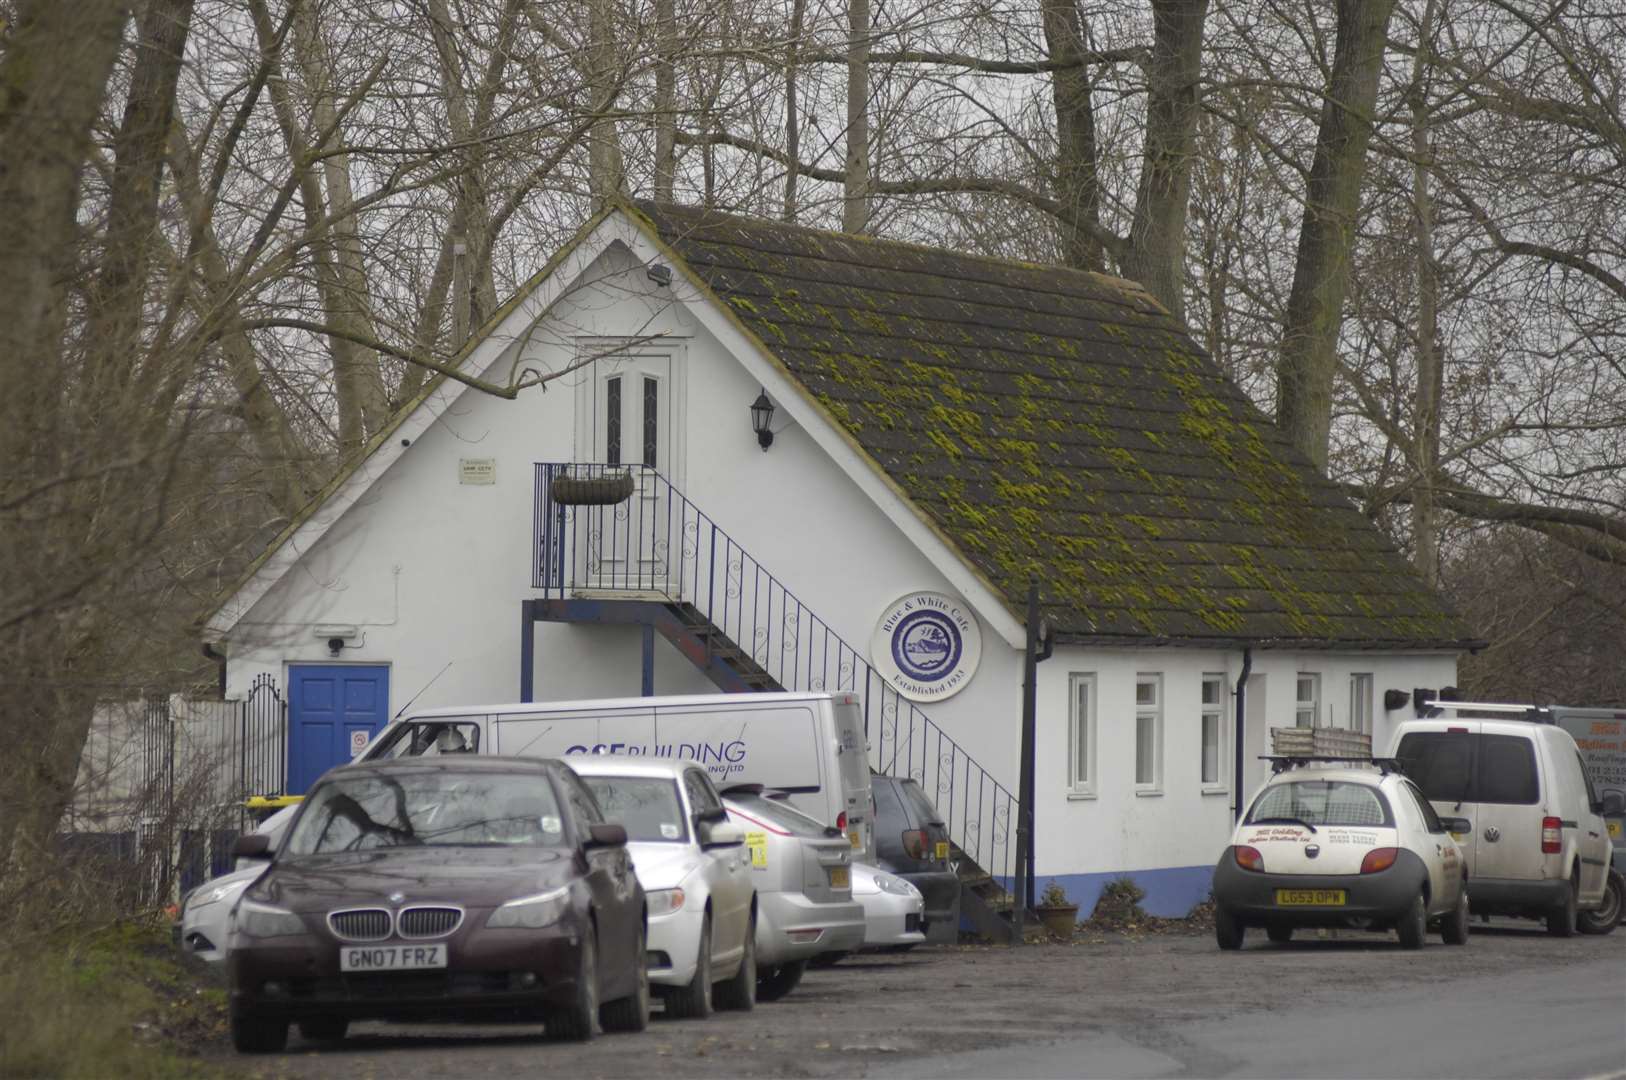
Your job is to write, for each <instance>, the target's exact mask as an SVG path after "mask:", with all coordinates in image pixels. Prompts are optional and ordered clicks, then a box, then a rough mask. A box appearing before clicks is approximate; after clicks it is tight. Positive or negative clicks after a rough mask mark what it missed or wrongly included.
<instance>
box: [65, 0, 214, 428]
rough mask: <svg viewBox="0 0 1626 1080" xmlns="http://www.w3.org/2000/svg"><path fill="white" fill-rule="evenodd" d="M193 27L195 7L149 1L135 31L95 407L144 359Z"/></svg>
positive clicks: (92, 340) (108, 242)
mask: <svg viewBox="0 0 1626 1080" xmlns="http://www.w3.org/2000/svg"><path fill="white" fill-rule="evenodd" d="M191 22H192V0H148V3H147V6H146V9H145V10H144V11H143V12H142V13H141V19H140V22H139V25H138V28H137V31H136V47H135V63H134V65H133V67H132V69H131V72H130V90H129V94H128V96H127V97H126V98H125V102H124V116H123V118H122V119H121V120H120V122H119V129H118V132H117V133H116V134H115V135H114V137H113V180H112V184H111V185H110V188H109V190H108V198H107V228H106V231H105V232H104V233H103V242H102V252H101V273H100V274H99V275H98V276H97V279H96V284H95V286H94V288H93V291H92V295H91V300H90V303H89V305H88V308H87V312H86V315H87V318H86V331H85V338H84V340H85V342H86V344H87V346H88V348H89V350H90V367H91V387H92V389H91V396H92V397H93V399H96V400H117V399H118V398H119V397H120V396H122V394H123V393H124V391H125V390H126V389H127V388H128V387H129V386H130V384H131V381H132V378H133V376H134V374H135V366H136V363H137V358H138V357H139V356H140V349H139V343H140V337H141V319H142V312H143V310H144V309H145V307H146V299H147V282H148V263H149V260H150V258H151V253H152V247H153V243H154V241H155V239H156V230H157V228H158V189H159V185H160V184H161V182H162V181H163V176H164V157H165V153H164V148H165V144H166V142H167V140H168V137H169V128H170V123H171V119H172V118H173V116H174V113H175V85H176V83H177V81H178V80H179V79H180V74H181V59H182V55H183V54H184V52H185V51H186V36H187V32H188V30H189V29H190V26H191Z"/></svg>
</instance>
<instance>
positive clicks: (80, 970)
mask: <svg viewBox="0 0 1626 1080" xmlns="http://www.w3.org/2000/svg"><path fill="white" fill-rule="evenodd" d="M8 944H9V947H8V948H6V949H4V950H3V951H0V1016H3V1017H5V1030H4V1034H3V1035H0V1076H4V1077H53V1078H54V1077H63V1078H80V1077H84V1078H91V1077H96V1078H100V1077H112V1076H119V1077H134V1078H155V1080H168V1078H172V1077H209V1076H217V1075H221V1073H222V1070H221V1069H220V1068H219V1067H218V1065H216V1064H214V1063H211V1062H207V1061H205V1060H202V1059H199V1058H197V1057H195V1056H192V1055H194V1054H195V1053H196V1051H197V1049H198V1048H199V1047H201V1046H204V1045H207V1044H209V1043H211V1042H215V1041H218V1040H220V1039H221V1038H222V1037H223V1032H224V1031H225V1015H226V999H225V993H224V992H223V991H222V990H221V989H220V988H219V987H218V985H215V984H214V983H213V982H212V981H210V980H208V979H206V978H205V977H204V976H203V975H202V974H201V973H200V972H199V971H197V970H196V969H194V968H192V967H190V966H188V964H187V962H186V961H185V960H184V958H183V957H182V956H181V955H180V953H179V951H178V950H176V949H175V948H174V947H173V946H172V945H171V944H170V941H169V928H168V926H167V925H165V924H163V923H161V922H160V921H158V920H146V921H126V922H120V923H115V924H113V925H111V926H108V927H104V928H101V929H98V930H95V931H91V932H83V933H77V934H68V933H58V934H56V935H53V936H52V938H51V939H50V940H47V941H40V942H26V943H18V942H16V941H13V942H10V943H8Z"/></svg>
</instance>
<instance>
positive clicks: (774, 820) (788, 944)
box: [723, 785, 865, 1001]
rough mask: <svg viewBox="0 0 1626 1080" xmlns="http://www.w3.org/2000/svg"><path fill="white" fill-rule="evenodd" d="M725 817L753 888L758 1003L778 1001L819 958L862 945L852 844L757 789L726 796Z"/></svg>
mask: <svg viewBox="0 0 1626 1080" xmlns="http://www.w3.org/2000/svg"><path fill="white" fill-rule="evenodd" d="M723 806H724V807H726V808H727V810H728V816H729V818H730V820H732V821H733V822H734V823H735V824H736V825H738V826H739V827H740V829H741V830H742V831H743V832H744V833H745V846H746V850H747V851H748V852H749V853H750V858H751V878H752V880H753V881H754V882H755V884H756V889H757V934H756V944H757V999H758V1000H759V1001H777V1000H779V999H780V998H782V997H784V996H785V995H786V994H788V993H790V992H791V991H792V990H793V989H795V988H796V984H797V983H799V982H801V981H802V973H803V972H804V971H806V970H807V962H808V960H810V959H811V958H813V957H814V956H817V955H818V954H820V953H830V952H843V953H844V952H849V951H851V950H853V949H857V948H859V947H861V946H862V945H863V944H864V927H865V919H864V907H863V905H862V904H860V903H858V902H857V901H856V900H855V899H854V898H853V890H852V862H853V848H852V843H851V842H850V841H849V840H848V838H847V837H846V836H844V835H843V834H842V832H841V830H839V829H834V828H829V827H826V826H825V825H822V824H820V823H819V822H817V821H815V820H814V819H813V818H810V817H808V816H807V815H806V814H803V813H802V812H801V811H800V810H797V809H796V808H794V807H792V806H790V805H789V804H787V803H783V802H780V801H778V800H776V799H771V798H768V797H766V796H764V795H763V794H762V788H761V786H760V785H749V786H746V787H739V788H732V789H730V790H728V791H727V792H725V793H724V794H723Z"/></svg>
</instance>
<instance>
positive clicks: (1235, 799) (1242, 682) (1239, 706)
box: [1231, 645, 1253, 821]
mask: <svg viewBox="0 0 1626 1080" xmlns="http://www.w3.org/2000/svg"><path fill="white" fill-rule="evenodd" d="M1252 670H1253V647H1252V646H1251V645H1244V646H1242V674H1240V675H1238V676H1237V677H1236V723H1235V724H1233V725H1231V726H1232V727H1233V728H1234V729H1235V730H1236V735H1235V737H1234V738H1233V739H1232V740H1231V741H1232V742H1233V743H1234V744H1235V757H1236V776H1235V777H1234V778H1233V780H1232V782H1231V792H1232V795H1231V819H1232V820H1233V821H1241V820H1242V798H1243V794H1242V746H1243V737H1244V736H1245V735H1246V734H1247V733H1246V731H1245V730H1244V729H1243V714H1244V712H1245V711H1246V708H1247V703H1248V690H1247V686H1248V672H1250V671H1252Z"/></svg>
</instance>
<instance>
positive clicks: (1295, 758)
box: [1259, 754, 1406, 776]
mask: <svg viewBox="0 0 1626 1080" xmlns="http://www.w3.org/2000/svg"><path fill="white" fill-rule="evenodd" d="M1259 760H1261V761H1268V762H1270V771H1271V772H1272V773H1279V772H1286V771H1287V770H1288V769H1299V768H1303V767H1304V766H1306V765H1327V764H1337V765H1376V766H1377V767H1378V770H1379V771H1380V772H1382V773H1383V775H1384V776H1388V775H1389V774H1390V773H1403V772H1405V771H1406V770H1405V769H1404V768H1403V767H1402V766H1401V764H1400V759H1399V758H1391V757H1333V756H1331V755H1323V754H1262V755H1260V758H1259Z"/></svg>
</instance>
